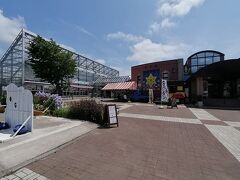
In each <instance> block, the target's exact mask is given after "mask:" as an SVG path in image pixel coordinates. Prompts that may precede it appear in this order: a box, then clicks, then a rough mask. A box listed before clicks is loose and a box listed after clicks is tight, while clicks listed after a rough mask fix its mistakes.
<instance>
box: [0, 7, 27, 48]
mask: <svg viewBox="0 0 240 180" xmlns="http://www.w3.org/2000/svg"><path fill="white" fill-rule="evenodd" d="M22 28H26V24H25V21H24V18H23V17H21V16H18V17H16V18H8V17H6V16H4V15H3V10H1V9H0V42H2V43H5V44H9V43H11V42H12V41H13V40H14V38H15V37H16V36H17V34H18V33H19V32H20V30H21V29H22Z"/></svg>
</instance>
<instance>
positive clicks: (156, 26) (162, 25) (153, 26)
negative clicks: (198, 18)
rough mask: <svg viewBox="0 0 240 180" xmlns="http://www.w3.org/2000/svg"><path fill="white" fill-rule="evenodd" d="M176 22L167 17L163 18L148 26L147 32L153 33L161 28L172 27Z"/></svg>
mask: <svg viewBox="0 0 240 180" xmlns="http://www.w3.org/2000/svg"><path fill="white" fill-rule="evenodd" d="M175 25H176V24H175V23H174V22H172V21H171V20H169V18H165V19H163V20H162V22H161V23H158V22H154V23H152V24H151V25H150V26H149V30H148V34H153V33H156V32H159V31H160V30H161V29H168V28H171V27H174V26H175Z"/></svg>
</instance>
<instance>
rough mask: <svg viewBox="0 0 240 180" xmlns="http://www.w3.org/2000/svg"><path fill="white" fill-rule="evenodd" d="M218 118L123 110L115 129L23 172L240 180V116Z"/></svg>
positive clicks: (182, 111) (197, 112) (204, 113)
mask: <svg viewBox="0 0 240 180" xmlns="http://www.w3.org/2000/svg"><path fill="white" fill-rule="evenodd" d="M211 112H216V113H215V114H214V113H211ZM222 113H224V111H208V110H203V109H197V108H191V109H188V108H186V107H184V106H182V107H179V108H178V109H163V110H161V109H158V107H157V106H154V105H148V104H147V105H141V104H128V105H127V106H125V105H124V104H121V106H120V114H119V122H120V125H119V127H118V128H110V129H97V130H95V131H93V132H91V133H90V134H88V135H87V136H84V137H83V138H81V139H78V140H77V141H75V142H74V143H73V144H71V145H69V146H67V147H65V148H64V149H62V150H59V151H57V152H56V153H54V154H51V155H49V156H47V157H46V158H44V159H41V160H39V161H36V162H34V163H31V164H29V165H28V166H26V168H27V169H30V170H31V171H34V172H36V173H38V174H41V175H42V176H44V177H47V178H49V179H56V180H58V179H64V180H65V179H69V180H73V179H83V180H84V179H90V180H94V179H96V180H101V179H104V180H105V179H116V180H117V179H119V180H120V179H121V180H124V179H130V180H136V179H142V180H145V179H147V180H151V179H152V180H155V179H160V180H161V179H162V180H163V179H164V180H181V179H182V180H192V179H194V180H195V179H199V180H228V179H229V180H239V179H240V128H239V123H240V120H239V119H240V112H234V117H231V118H232V119H234V120H233V121H231V119H230V120H229V119H224V118H223V117H225V115H223V114H222ZM227 113H228V112H227ZM63 162H64V163H63Z"/></svg>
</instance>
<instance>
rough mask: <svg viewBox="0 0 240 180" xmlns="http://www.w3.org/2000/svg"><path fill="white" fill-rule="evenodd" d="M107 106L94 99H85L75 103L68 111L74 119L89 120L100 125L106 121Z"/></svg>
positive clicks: (69, 115)
mask: <svg viewBox="0 0 240 180" xmlns="http://www.w3.org/2000/svg"><path fill="white" fill-rule="evenodd" d="M104 112H105V107H104V105H103V104H98V103H96V101H94V100H84V101H79V102H75V103H73V104H72V105H71V106H70V108H69V112H68V117H69V118H73V119H80V120H87V121H91V122H94V123H97V124H100V125H103V124H104V123H105V121H104Z"/></svg>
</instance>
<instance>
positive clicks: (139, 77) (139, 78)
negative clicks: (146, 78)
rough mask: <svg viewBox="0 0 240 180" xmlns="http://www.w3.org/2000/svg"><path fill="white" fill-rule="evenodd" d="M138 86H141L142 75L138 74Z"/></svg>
mask: <svg viewBox="0 0 240 180" xmlns="http://www.w3.org/2000/svg"><path fill="white" fill-rule="evenodd" d="M137 86H138V87H139V86H141V76H137Z"/></svg>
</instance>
